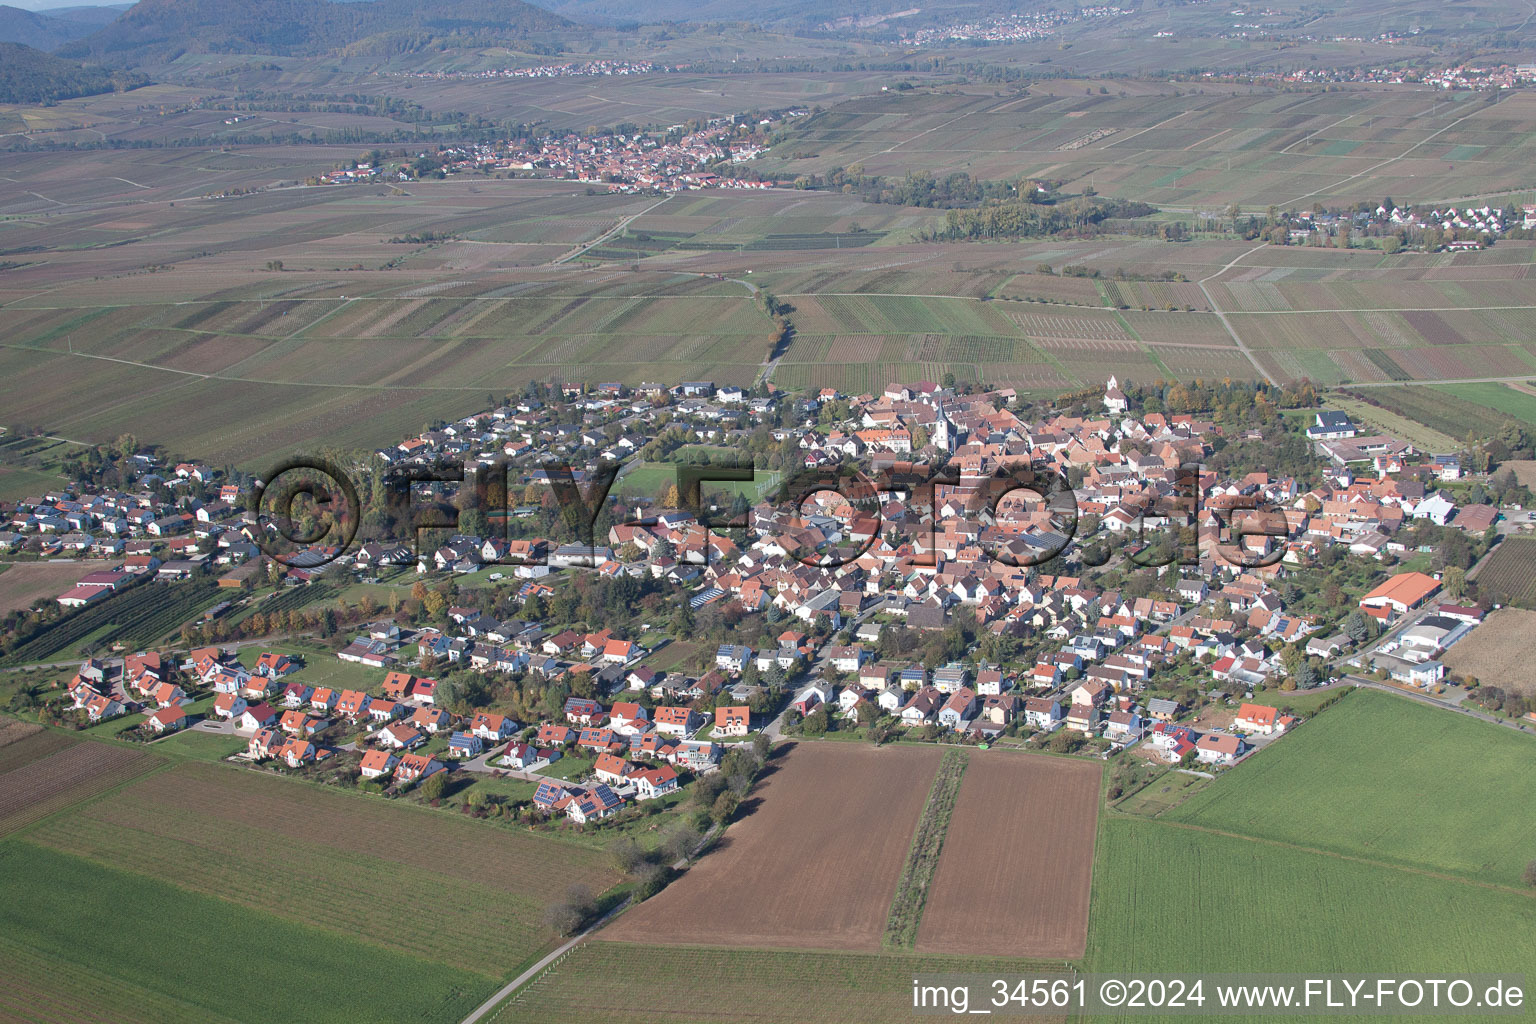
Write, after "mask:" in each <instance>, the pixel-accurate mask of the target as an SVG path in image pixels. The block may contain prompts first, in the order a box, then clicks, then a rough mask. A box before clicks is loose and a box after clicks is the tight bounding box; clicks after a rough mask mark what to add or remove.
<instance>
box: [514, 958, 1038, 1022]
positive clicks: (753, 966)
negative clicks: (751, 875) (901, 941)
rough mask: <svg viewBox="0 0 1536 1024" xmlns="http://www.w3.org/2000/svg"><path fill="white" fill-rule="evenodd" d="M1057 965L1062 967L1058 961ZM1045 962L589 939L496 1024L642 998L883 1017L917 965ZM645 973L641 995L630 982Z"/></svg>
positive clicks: (904, 1004)
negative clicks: (664, 944)
mask: <svg viewBox="0 0 1536 1024" xmlns="http://www.w3.org/2000/svg"><path fill="white" fill-rule="evenodd" d="M1057 967H1058V969H1059V965H1057ZM1026 970H1033V972H1034V973H1039V974H1049V973H1051V970H1050V968H1049V967H1044V968H1042V967H1041V966H1040V965H1037V964H1031V963H1029V962H1028V961H1023V960H1003V959H996V958H990V957H964V956H927V955H921V954H915V953H826V952H814V953H813V952H805V953H800V952H793V951H789V950H782V949H774V950H766V949H708V948H702V947H692V946H683V947H677V946H669V947H662V948H657V947H648V946H641V945H632V944H629V943H621V942H590V943H587V944H586V945H583V946H580V947H578V948H577V949H576V950H575V951H574V952H572V953H571V954H570V956H568V957H567V958H566V959H565V960H563V961H562V962H561V963H560V964H559V965H558V966H557V967H555V968H553V969H551V970H549V971H547V972H545V973H544V974H542V975H540V977H539V978H538V979H537V980H535V981H534V982H532V983H531V984H530V985H528V986H527V987H526V988H524V989H523V990H522V991H521V992H520V993H519V994H518V995H517V996H516V997H515V998H514V999H513V1000H511V1001H509V1002H507V1003H505V1004H503V1005H502V1007H501V1008H500V1009H499V1010H498V1011H497V1012H496V1014H495V1015H494V1016H493V1017H492V1018H491V1020H493V1021H494V1022H495V1024H524V1022H527V1024H535V1022H537V1024H596V1022H599V1021H603V1022H606V1021H611V1020H614V1019H616V1017H615V1014H618V1013H621V1012H627V1011H621V1010H620V1009H619V1008H620V1007H630V1006H634V1005H636V1004H637V1001H638V1002H640V1004H641V1005H644V1007H645V1011H644V1013H643V1015H642V1016H643V1017H644V1019H645V1020H646V1021H649V1022H653V1024H706V1022H707V1024H718V1022H721V1021H753V1022H756V1024H889V1022H891V1021H896V1020H904V1019H906V1018H907V1017H908V1016H909V1015H910V1014H911V1013H912V978H913V976H914V974H917V973H940V972H960V971H964V972H969V973H986V972H1005V973H1013V974H1017V973H1020V972H1022V971H1026ZM637 978H643V979H645V980H644V995H643V997H641V996H639V995H638V994H637V993H636V990H635V984H636V979H637Z"/></svg>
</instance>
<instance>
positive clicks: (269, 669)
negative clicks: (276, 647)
mask: <svg viewBox="0 0 1536 1024" xmlns="http://www.w3.org/2000/svg"><path fill="white" fill-rule="evenodd" d="M298 670H299V664H298V662H296V661H294V660H293V659H292V658H290V657H288V655H286V654H277V653H274V652H272V651H267V652H266V653H264V654H263V655H262V656H261V657H259V658H257V659H256V674H257V675H259V676H269V677H271V678H273V679H278V678H281V677H282V676H285V675H287V674H288V673H290V672H297V671H298Z"/></svg>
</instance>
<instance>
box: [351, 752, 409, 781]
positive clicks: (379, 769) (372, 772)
mask: <svg viewBox="0 0 1536 1024" xmlns="http://www.w3.org/2000/svg"><path fill="white" fill-rule="evenodd" d="M399 761H400V759H399V758H398V757H396V756H395V755H394V754H393V753H391V752H390V751H388V750H370V751H368V752H367V753H366V754H364V755H363V760H362V763H361V764H359V765H358V769H357V770H358V774H360V775H362V777H363V778H365V779H376V778H378V777H379V776H381V775H388V774H389V773H390V772H392V771H394V770H395V765H396V764H398V763H399Z"/></svg>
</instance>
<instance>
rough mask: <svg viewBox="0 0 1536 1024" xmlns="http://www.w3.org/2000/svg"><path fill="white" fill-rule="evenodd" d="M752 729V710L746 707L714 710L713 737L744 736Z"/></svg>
mask: <svg viewBox="0 0 1536 1024" xmlns="http://www.w3.org/2000/svg"><path fill="white" fill-rule="evenodd" d="M751 729H752V709H751V708H749V707H746V706H744V705H743V706H741V707H722V708H715V729H714V733H713V735H715V736H745V735H746V734H747V733H748V732H750V731H751Z"/></svg>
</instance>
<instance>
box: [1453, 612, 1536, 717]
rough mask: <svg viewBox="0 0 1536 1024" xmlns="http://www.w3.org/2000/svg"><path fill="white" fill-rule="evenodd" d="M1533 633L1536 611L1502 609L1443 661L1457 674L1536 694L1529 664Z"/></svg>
mask: <svg viewBox="0 0 1536 1024" xmlns="http://www.w3.org/2000/svg"><path fill="white" fill-rule="evenodd" d="M1533 632H1536V612H1532V611H1526V610H1525V609H1523V608H1500V609H1499V610H1498V611H1496V612H1492V613H1490V614H1489V616H1488V617H1487V618H1486V619H1484V620H1483V622H1482V624H1481V625H1480V626H1478V627H1477V628H1476V629H1474V630H1473V631H1472V632H1471V633H1470V634H1469V635H1467V636H1465V637H1463V638H1462V639H1461V641H1460V642H1459V643H1457V644H1456V645H1455V646H1454V647H1452V648H1451V649H1450V650H1448V651H1446V652H1445V655H1444V657H1442V658H1441V659H1440V660H1441V661H1443V662H1444V663H1445V667H1446V668H1447V669H1449V670H1450V671H1452V672H1454V673H1456V674H1457V675H1462V676H1476V677H1477V679H1478V681H1479V682H1481V683H1483V684H1484V685H1491V686H1501V687H1503V688H1504V689H1505V690H1508V691H1510V692H1511V693H1519V694H1523V695H1525V696H1527V697H1536V677H1533V676H1532V675H1531V666H1530V660H1531V635H1532V633H1533Z"/></svg>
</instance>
